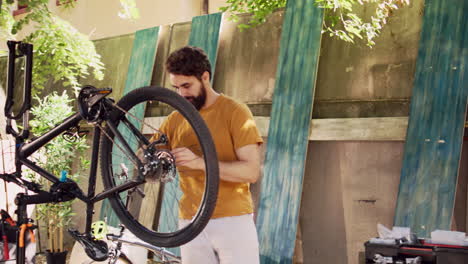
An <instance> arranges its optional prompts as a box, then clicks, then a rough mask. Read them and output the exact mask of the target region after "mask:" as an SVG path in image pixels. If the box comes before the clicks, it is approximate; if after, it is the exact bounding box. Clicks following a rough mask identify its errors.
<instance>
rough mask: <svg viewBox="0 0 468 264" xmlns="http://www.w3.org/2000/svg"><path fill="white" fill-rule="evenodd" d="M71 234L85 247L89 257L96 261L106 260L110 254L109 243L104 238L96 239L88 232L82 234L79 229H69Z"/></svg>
mask: <svg viewBox="0 0 468 264" xmlns="http://www.w3.org/2000/svg"><path fill="white" fill-rule="evenodd" d="M68 232H69V233H70V235H71V236H72V237H73V238H74V239H75V240H76V241H78V242H79V243H80V244H81V245H82V246H83V248H84V249H85V252H86V254H87V255H88V257H90V258H91V259H93V260H95V261H104V260H106V259H107V258H108V256H109V249H108V247H107V243H106V242H104V241H102V240H95V239H93V238H91V237H90V236H89V235H87V234H81V233H80V232H78V231H77V230H74V229H69V230H68Z"/></svg>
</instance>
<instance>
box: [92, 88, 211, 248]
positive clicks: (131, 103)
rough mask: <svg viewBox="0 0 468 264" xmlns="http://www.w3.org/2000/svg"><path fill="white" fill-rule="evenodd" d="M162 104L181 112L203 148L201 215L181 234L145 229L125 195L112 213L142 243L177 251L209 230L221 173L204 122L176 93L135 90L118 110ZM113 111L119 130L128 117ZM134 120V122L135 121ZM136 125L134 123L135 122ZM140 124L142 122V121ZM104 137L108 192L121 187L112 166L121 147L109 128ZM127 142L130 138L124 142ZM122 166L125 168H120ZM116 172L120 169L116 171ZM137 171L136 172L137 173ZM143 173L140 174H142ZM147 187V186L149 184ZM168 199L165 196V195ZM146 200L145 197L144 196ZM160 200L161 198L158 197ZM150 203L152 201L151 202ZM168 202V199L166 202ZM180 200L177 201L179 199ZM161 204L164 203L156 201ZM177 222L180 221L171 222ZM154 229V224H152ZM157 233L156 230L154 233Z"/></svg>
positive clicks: (114, 201) (102, 154) (118, 196)
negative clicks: (151, 103) (172, 248)
mask: <svg viewBox="0 0 468 264" xmlns="http://www.w3.org/2000/svg"><path fill="white" fill-rule="evenodd" d="M149 101H151V102H160V103H161V102H162V103H165V104H167V105H169V106H171V107H173V108H174V109H175V110H176V111H178V112H179V113H180V114H182V116H184V117H185V119H186V120H187V121H188V122H189V124H190V125H191V126H192V128H193V130H194V131H195V134H196V135H197V138H198V141H199V144H200V146H201V149H202V152H203V157H204V160H205V165H206V173H205V185H204V189H205V190H204V194H203V198H202V200H201V203H200V206H199V208H198V212H197V213H196V215H195V216H194V218H192V220H191V222H190V224H189V225H187V226H185V227H183V228H182V229H179V230H171V231H167V232H162V231H160V230H158V228H157V227H154V226H152V227H148V226H144V225H142V224H141V223H140V222H139V220H138V218H139V217H138V215H136V214H132V213H131V212H130V211H131V210H129V209H127V204H126V201H125V200H126V198H122V197H123V195H122V194H118V193H115V194H113V195H112V196H111V197H110V198H109V201H110V204H111V206H112V209H113V210H114V212H115V213H116V215H117V216H118V218H119V219H120V221H121V222H122V224H124V225H125V226H126V227H127V228H128V229H129V230H130V231H131V232H132V233H133V234H135V235H136V236H137V237H139V238H140V239H142V240H143V241H145V242H147V243H150V244H153V245H156V246H160V247H177V246H180V245H182V244H185V243H187V242H189V241H190V240H192V239H193V238H195V237H196V236H197V235H198V234H199V233H200V232H201V231H202V230H203V228H204V227H205V226H206V224H207V223H208V221H209V219H210V217H211V215H212V213H213V211H214V208H215V205H216V199H217V194H218V184H219V169H218V160H217V154H216V149H215V146H214V143H213V140H212V138H211V135H210V132H209V129H208V127H207V126H206V125H205V123H204V121H203V119H202V118H201V116H200V115H199V113H198V111H197V110H196V109H195V107H193V105H192V104H191V103H190V102H188V101H187V100H186V99H185V98H183V97H181V96H180V95H178V94H177V93H175V92H173V91H171V90H169V89H166V88H161V87H155V86H149V87H143V88H139V89H136V90H134V91H132V92H130V93H128V94H127V95H125V96H124V97H123V98H122V99H121V100H120V101H119V102H118V103H117V105H118V108H121V109H123V110H125V111H130V109H132V108H133V107H135V106H136V105H141V104H144V105H146V104H147V102H149ZM118 108H114V110H113V111H112V113H111V114H110V118H109V121H108V122H112V123H114V124H115V125H116V126H118V125H119V124H120V125H125V123H124V122H121V120H123V118H124V116H126V117H127V118H128V117H129V114H122V110H119V109H118ZM133 119H135V118H133ZM132 122H134V121H132ZM140 122H141V121H140ZM103 134H104V135H102V139H101V150H100V158H101V169H102V177H103V183H104V187H105V189H106V190H107V189H109V188H112V187H115V186H116V185H118V183H116V181H117V180H116V178H115V177H116V176H115V175H117V174H118V173H117V172H114V169H113V168H116V167H118V166H117V163H118V162H117V161H116V162H114V163H116V164H113V158H112V157H113V151H114V152H118V151H116V147H118V146H115V145H118V143H117V140H116V138H114V135H113V133H112V131H111V130H110V128H109V127H107V128H106V129H105V130H104V133H103ZM125 140H127V138H126V139H125ZM120 166H122V165H121V164H120ZM115 170H117V169H115ZM135 171H136V169H135ZM140 172H141V171H140ZM147 184H148V183H147ZM159 184H161V185H167V184H168V183H159ZM158 188H159V190H161V189H163V190H166V189H167V190H169V189H168V188H166V187H164V188H160V187H158ZM165 195H166V194H165ZM145 197H146V196H145ZM159 197H161V194H159ZM148 199H149V198H148ZM165 199H166V198H165ZM176 199H177V198H176ZM157 200H162V199H157ZM170 221H177V220H175V219H174V220H170ZM153 225H154V224H153ZM153 229H155V230H153Z"/></svg>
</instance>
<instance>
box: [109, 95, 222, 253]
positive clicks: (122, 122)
mask: <svg viewBox="0 0 468 264" xmlns="http://www.w3.org/2000/svg"><path fill="white" fill-rule="evenodd" d="M147 104H148V105H149V106H150V107H147ZM155 105H157V107H156V110H157V111H158V112H159V115H161V114H160V112H161V111H163V112H166V113H169V112H174V111H177V112H178V113H176V114H180V116H182V117H183V118H184V119H185V120H184V122H185V121H186V122H188V124H190V126H191V128H192V130H193V132H194V133H193V135H194V139H196V140H197V144H198V146H199V147H200V148H199V150H200V153H197V154H198V155H199V156H203V158H204V161H205V166H206V170H205V172H204V173H202V174H204V175H203V177H201V178H200V182H201V183H202V185H201V186H202V188H201V189H202V190H201V192H202V193H200V195H199V196H194V197H187V195H185V196H184V195H183V193H182V192H181V189H183V187H182V186H179V182H181V184H183V179H180V177H179V176H178V173H176V168H175V164H174V159H173V156H171V154H170V152H169V151H168V150H166V149H164V146H159V145H157V144H156V142H160V143H161V142H162V143H161V144H164V137H166V139H167V138H168V137H167V135H165V134H163V133H161V131H159V130H157V129H156V128H159V125H157V124H154V122H153V121H152V120H158V121H160V120H161V118H158V117H154V116H153V117H152V115H151V113H148V112H151V111H149V110H148V109H153V110H154V109H155V107H154V106H155ZM145 108H147V109H146V117H144V115H145V114H142V113H144V112H145V110H144V109H145ZM148 115H149V116H148ZM156 123H157V122H156ZM112 124H113V125H114V127H115V129H116V130H117V131H119V132H118V133H117V132H115V131H116V130H115V129H114V130H112ZM155 127H156V128H155ZM113 131H114V132H113ZM139 131H142V132H141V133H140V132H139ZM118 134H121V135H122V136H123V137H119V135H118ZM154 135H157V136H154ZM152 136H153V138H155V140H156V139H157V140H156V141H155V140H153V141H152V142H151V143H150V141H149V140H148V139H149V138H150V137H152ZM169 140H171V139H170V138H169ZM100 153H101V154H100V159H101V169H102V177H103V183H104V187H105V189H106V190H108V189H111V188H114V187H116V186H120V185H122V184H125V183H128V182H129V181H131V180H132V179H137V178H138V177H139V176H140V177H148V175H153V176H154V175H156V176H154V177H153V180H152V181H146V183H144V184H141V185H139V186H136V187H134V188H131V189H128V190H126V191H122V192H119V193H113V194H112V195H111V197H110V198H109V201H110V204H111V206H112V209H113V210H114V212H115V213H116V215H117V216H118V218H119V219H120V221H121V222H122V224H124V225H125V226H126V227H127V228H128V229H129V230H130V231H131V232H132V233H133V234H135V235H136V236H137V237H139V238H140V239H142V240H143V241H145V242H147V243H150V244H153V245H157V246H161V247H176V246H179V245H182V244H184V243H187V242H188V241H190V240H192V239H193V238H194V237H195V236H197V235H198V234H199V233H200V232H201V231H202V229H203V228H204V227H205V226H206V224H207V223H208V221H209V219H210V217H211V214H212V213H213V210H214V207H215V204H216V198H217V193H218V183H219V176H218V173H219V170H218V160H217V155H216V150H215V147H214V143H213V141H212V138H211V135H210V132H209V130H208V128H207V126H206V125H205V123H204V121H203V119H202V118H201V116H200V115H199V113H198V111H197V110H196V109H195V108H194V107H193V105H192V104H191V103H190V102H188V101H187V100H186V99H184V98H183V97H181V96H180V95H178V94H177V93H175V92H173V91H171V90H168V89H165V88H160V87H151V86H150V87H143V88H139V89H136V90H134V91H132V92H130V93H128V94H127V95H125V96H124V97H123V98H122V99H121V100H120V101H119V102H118V103H117V104H116V106H114V109H113V110H112V113H111V114H110V117H109V120H108V121H107V122H106V128H105V129H104V130H103V135H102V139H101V150H100ZM135 157H136V160H135ZM138 161H139V162H138ZM199 172H201V171H199ZM184 186H185V185H184ZM191 199H192V200H191ZM181 200H184V203H185V205H186V204H187V201H189V202H190V205H191V206H196V213H195V215H193V217H192V218H191V219H190V223H189V224H188V225H187V226H184V227H180V228H179V226H178V216H177V214H178V208H179V207H180V203H181Z"/></svg>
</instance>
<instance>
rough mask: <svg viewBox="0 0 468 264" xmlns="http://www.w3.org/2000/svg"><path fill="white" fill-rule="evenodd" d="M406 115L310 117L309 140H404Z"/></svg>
mask: <svg viewBox="0 0 468 264" xmlns="http://www.w3.org/2000/svg"><path fill="white" fill-rule="evenodd" d="M407 126H408V118H407V117H378V118H374V117H372V118H326V119H312V126H311V130H310V131H311V133H310V136H309V139H310V140H323V141H330V140H367V141H404V140H405V137H406V129H407Z"/></svg>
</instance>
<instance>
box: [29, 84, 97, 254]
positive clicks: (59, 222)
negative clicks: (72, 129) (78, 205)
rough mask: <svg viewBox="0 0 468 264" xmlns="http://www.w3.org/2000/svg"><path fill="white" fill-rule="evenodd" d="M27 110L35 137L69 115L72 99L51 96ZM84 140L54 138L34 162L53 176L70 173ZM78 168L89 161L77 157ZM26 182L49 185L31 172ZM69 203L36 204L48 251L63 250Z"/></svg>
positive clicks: (83, 146) (84, 144)
mask: <svg viewBox="0 0 468 264" xmlns="http://www.w3.org/2000/svg"><path fill="white" fill-rule="evenodd" d="M35 100H36V101H37V102H38V104H36V106H35V107H33V108H32V109H31V113H32V114H33V115H34V118H33V119H32V120H31V122H30V125H31V133H32V134H33V135H34V136H39V135H42V134H44V133H45V132H47V131H48V130H50V129H51V128H52V127H54V126H55V125H56V124H58V123H59V122H61V121H62V120H63V118H64V117H66V116H69V115H71V114H72V113H73V109H72V107H71V106H70V103H71V102H72V99H70V98H69V97H68V95H67V94H66V92H63V94H62V95H58V94H57V93H55V92H54V93H52V94H50V95H48V96H46V97H45V98H44V99H42V100H40V99H39V98H37V97H36V98H35ZM85 141H86V139H85V138H76V140H75V141H67V140H65V139H64V138H63V137H57V138H55V139H53V140H52V141H51V142H49V143H48V144H47V145H46V146H44V147H43V148H41V149H40V150H39V151H38V153H37V155H36V156H35V157H37V159H36V162H37V164H38V165H39V166H41V167H42V168H44V169H45V170H47V171H49V172H51V173H52V174H54V175H59V176H60V175H61V174H62V173H63V172H70V171H71V166H72V163H73V162H74V161H75V159H76V157H82V156H83V155H82V153H83V151H84V150H85V149H86V148H87V145H86V143H85ZM80 163H81V166H80V167H81V168H86V167H87V165H88V164H89V161H87V160H86V159H83V158H81V160H80ZM78 173H79V172H77V174H68V178H70V179H72V180H74V181H77V180H78V178H79V176H78ZM27 175H28V177H29V178H30V179H32V180H34V181H35V182H37V183H39V184H41V185H42V186H43V188H44V189H45V190H49V188H50V182H49V181H47V180H45V179H44V178H42V177H40V176H37V175H36V174H34V173H33V172H32V171H27ZM71 205H72V201H67V202H62V203H48V204H40V205H37V207H36V216H37V218H38V219H39V220H41V221H45V223H47V226H48V243H49V245H48V248H49V250H50V251H51V252H61V251H63V229H64V228H65V227H66V226H67V225H69V224H70V221H71V218H72V216H73V215H74V214H75V213H74V212H73V211H72V206H71Z"/></svg>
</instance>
